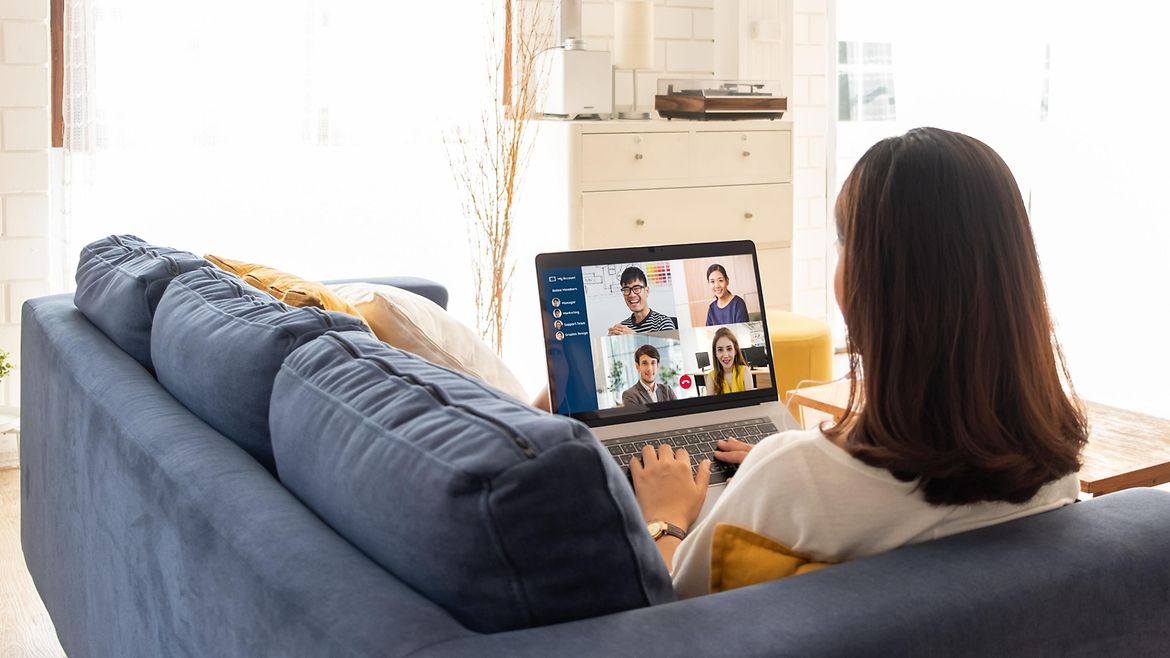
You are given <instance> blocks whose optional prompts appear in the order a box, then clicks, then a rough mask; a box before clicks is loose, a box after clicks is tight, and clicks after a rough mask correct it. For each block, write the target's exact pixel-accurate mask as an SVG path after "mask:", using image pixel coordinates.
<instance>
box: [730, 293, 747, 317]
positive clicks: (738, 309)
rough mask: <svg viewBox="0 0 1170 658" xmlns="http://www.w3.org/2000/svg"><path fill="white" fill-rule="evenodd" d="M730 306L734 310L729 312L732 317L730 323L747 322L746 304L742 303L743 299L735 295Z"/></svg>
mask: <svg viewBox="0 0 1170 658" xmlns="http://www.w3.org/2000/svg"><path fill="white" fill-rule="evenodd" d="M731 305H732V306H734V308H733V309H732V311H731V316H732V317H731V321H732V322H747V321H748V312H747V302H745V301H743V297H740V296H739V295H736V296H735V299H733V300H731Z"/></svg>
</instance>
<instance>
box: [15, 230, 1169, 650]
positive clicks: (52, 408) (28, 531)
mask: <svg viewBox="0 0 1170 658" xmlns="http://www.w3.org/2000/svg"><path fill="white" fill-rule="evenodd" d="M118 248H120V249H123V250H125V248H126V246H125V245H124V244H120V245H119V246H118ZM132 251H134V252H135V253H138V255H139V256H141V255H142V253H143V250H142V249H141V248H135V249H134V250H132ZM164 256H166V255H165V254H164ZM154 257H155V258H158V255H157V254H156V255H155V256H154ZM166 258H169V259H170V260H168V261H167V262H168V267H169V268H170V272H169V273H168V274H167V277H174V281H171V282H170V284H169V286H166V287H165V294H163V293H160V292H159V291H158V290H155V289H153V288H149V287H148V288H147V289H146V290H147V294H146V295H145V296H144V295H143V294H141V292H140V293H139V294H136V295H135V296H133V298H132V299H130V298H129V297H128V298H127V299H129V302H128V303H130V304H142V303H143V300H144V299H146V300H148V301H147V303H148V306H149V307H150V308H149V313H147V316H150V315H153V317H144V318H143V321H146V322H149V325H142V324H140V325H139V327H138V329H137V330H138V331H141V329H142V327H144V326H147V327H148V328H149V329H150V330H152V331H154V332H164V333H165V335H154V334H152V335H150V336H149V340H148V341H147V344H149V346H150V349H149V351H148V352H146V353H145V356H144V353H141V351H140V352H139V353H138V354H137V356H135V355H132V354H131V353H130V352H128V351H127V350H126V349H124V348H123V347H120V346H119V345H118V344H117V342H116V341H115V340H114V339H113V338H111V335H114V336H116V337H117V339H118V341H120V342H123V343H125V342H126V338H125V335H122V333H120V332H123V330H124V329H125V327H122V328H119V327H116V326H114V325H113V324H111V323H115V324H116V322H115V321H116V320H117V319H118V318H119V317H127V316H129V315H132V313H130V312H129V311H127V310H125V309H120V307H119V302H118V301H117V300H115V299H114V297H115V296H116V295H117V294H118V291H117V290H114V288H116V287H117V285H113V286H109V285H107V286H106V288H105V289H103V288H102V286H100V285H96V284H92V282H88V283H90V285H84V286H83V285H82V281H80V276H79V288H78V293H77V298H76V299H75V297H74V296H72V295H59V296H53V297H45V298H41V299H35V300H31V301H29V302H28V303H26V305H25V307H24V310H23V315H22V332H23V333H22V348H21V349H22V371H21V372H22V380H21V386H22V393H23V395H22V397H23V407H22V426H23V427H22V429H23V433H22V437H21V439H22V440H21V468H22V473H21V480H22V482H21V505H22V514H21V517H22V529H21V535H22V542H23V549H24V554H25V559H26V562H27V565H28V568H29V571H30V572H31V574H32V576H33V580H34V582H35V583H36V586H37V589H38V591H39V593H40V595H41V597H42V599H43V600H44V602H45V605H46V607H47V609H48V611H49V614H50V616H51V617H52V619H53V621H54V624H55V626H56V630H57V634H58V637H59V639H60V641H61V644H62V646H63V647H64V648H65V650H66V651H67V652H68V653H69V655H71V656H119V657H123V656H170V655H193V656H262V655H263V656H351V655H352V656H484V655H489V656H551V655H573V656H576V655H582V656H584V655H589V656H621V655H630V656H633V655H638V656H645V655H652V656H673V657H678V656H693V655H709V656H715V655H732V656H789V655H791V656H854V655H898V656H917V655H921V656H928V655H930V656H934V655H980V656H986V655H1065V656H1067V655H1085V656H1088V655H1093V656H1099V655H1167V654H1168V653H1170V635H1168V634H1167V633H1166V631H1165V620H1166V619H1167V618H1170V494H1167V493H1165V492H1161V491H1155V490H1130V491H1126V492H1121V493H1118V494H1113V495H1110V496H1107V497H1104V498H1101V499H1095V500H1091V501H1087V502H1082V503H1078V504H1076V505H1072V506H1069V507H1066V508H1064V509H1061V510H1057V511H1054V512H1049V513H1046V514H1041V515H1038V516H1035V517H1030V518H1027V519H1023V520H1020V521H1015V522H1012V523H1008V524H1004V525H1000V526H997V527H992V528H987V529H983V530H978V531H974V532H970V533H966V534H962V535H958V536H954V537H950V538H947V539H943V540H939V541H933V542H929V543H924V544H919V545H915V546H910V547H906V548H903V549H899V550H896V551H892V552H890V553H887V554H884V555H879V556H876V557H871V558H867V559H863V560H857V561H854V562H850V563H846V564H842V565H838V566H835V567H832V568H830V569H826V570H823V571H820V572H817V573H813V574H808V575H804V576H799V577H794V578H789V579H785V580H781V581H776V582H772V583H766V584H762V585H758V586H754V587H749V588H744V589H740V590H734V591H731V592H726V593H722V594H718V595H713V596H708V597H701V598H698V599H692V600H687V601H672V600H671V596H670V594H669V582H668V580H667V578H668V577H667V574H666V573H665V570H664V569H663V568H662V566H661V564H660V563H655V561H654V560H655V559H656V554H655V553H654V548H653V545H652V543H651V542H650V541H649V538H648V537H646V536H644V535H645V533H644V531H643V530H642V529H641V527H640V518H639V514H638V512H637V509H636V506H635V504H634V500H633V497H632V495H631V494H630V492H629V489H628V486H627V485H626V483H625V482H624V480H623V479H622V478H621V475H620V473H618V471H617V470H616V469H615V468H614V467H613V464H612V463H611V462H610V461H609V459H608V458H607V456H606V454H605V453H604V451H603V450H602V449H601V448H599V447H598V446H597V445H595V444H597V442H596V440H594V439H593V438H592V436H591V435H590V434H589V432H588V430H587V429H585V428H584V427H583V426H581V425H579V424H577V423H575V422H573V421H570V420H567V419H562V418H556V417H552V416H549V415H548V414H542V413H539V412H535V411H533V410H531V409H526V408H523V405H521V404H520V403H517V402H512V401H509V400H506V399H505V396H502V394H498V393H496V392H494V391H492V390H490V389H489V388H488V387H486V386H483V385H480V384H478V383H476V382H472V381H470V380H468V379H467V378H464V377H462V376H461V375H459V374H458V373H454V372H451V371H448V370H444V369H442V368H438V367H435V366H430V365H429V364H425V363H423V362H421V361H420V360H418V359H414V358H413V357H410V355H405V354H403V353H399V352H396V351H394V350H392V349H390V348H387V347H385V346H383V345H381V344H379V343H377V341H376V340H374V339H373V338H372V337H371V336H369V335H368V334H367V333H365V332H364V331H363V330H362V328H361V327H360V326H349V327H346V326H344V325H345V322H346V321H345V320H343V319H339V318H337V317H335V316H333V315H331V314H323V313H320V312H317V311H316V310H313V311H307V310H305V311H304V313H309V314H310V315H311V316H312V317H309V316H304V315H303V313H302V312H301V311H297V313H302V314H301V315H290V314H292V313H293V311H291V310H288V309H284V308H280V307H279V306H274V305H273V304H275V302H271V301H269V302H265V301H262V300H260V299H259V298H258V297H257V296H256V295H254V294H253V293H256V291H253V290H248V289H247V288H246V287H241V286H239V285H237V284H236V283H235V282H233V281H229V280H227V279H225V277H224V276H222V275H220V274H215V273H211V272H209V271H208V270H207V269H206V268H205V267H203V266H201V265H200V264H199V263H197V262H192V263H191V264H190V265H191V267H175V266H174V262H173V261H174V258H173V257H171V256H166ZM123 265H125V263H122V264H121V265H118V266H119V267H121V266H123ZM125 269H126V268H125V267H123V270H125ZM123 273H124V272H123ZM140 274H141V272H138V273H136V274H134V276H139V275H140ZM164 278H165V277H164ZM176 281H177V282H179V283H178V284H176V283H175V282H176ZM386 282H389V283H392V284H395V285H400V286H402V287H405V288H407V289H413V290H416V291H418V292H420V293H421V294H424V295H426V296H429V297H430V298H431V299H433V300H435V301H436V302H438V303H440V304H443V303H445V300H446V292H445V291H444V290H443V289H442V288H441V287H440V286H436V285H435V284H432V283H430V282H426V281H423V280H418V279H389V280H387V281H386ZM151 291H153V292H151ZM256 294H258V293H256ZM75 302H76V303H75ZM79 306H82V307H84V308H87V312H86V313H83V312H82V311H80V310H79V308H78V307H79ZM102 309H105V310H104V311H103V310H102ZM209 309H210V310H209ZM225 309H226V310H225ZM212 311H213V312H212ZM87 313H88V315H87ZM232 313H234V314H235V315H231V314H232ZM103 314H104V317H103ZM257 314H264V315H265V316H266V317H269V318H271V317H275V318H277V320H276V322H277V324H278V325H279V326H278V327H277V329H275V330H273V329H271V327H272V326H273V325H265V326H264V327H263V329H262V330H261V329H257V326H258V321H257V320H256V315H257ZM90 315H92V316H93V317H89V316H90ZM111 318H113V319H111ZM225 318H227V319H225ZM231 318H244V319H245V320H246V321H245V322H241V323H240V324H239V327H241V331H248V332H254V333H255V332H259V331H263V332H267V333H263V336H277V337H279V338H281V340H283V338H284V337H286V336H288V335H291V334H290V333H289V332H290V331H291V330H290V329H289V328H288V327H289V325H290V323H291V324H293V325H298V326H300V325H304V324H305V323H306V322H310V323H311V322H321V323H323V324H322V325H321V326H322V327H323V329H322V330H320V331H318V330H317V329H314V330H312V331H310V333H311V334H312V333H314V332H316V333H315V335H313V336H309V337H308V338H304V337H302V338H300V339H297V340H295V341H292V343H290V344H289V345H288V346H287V347H288V349H289V350H290V351H291V353H290V354H289V355H288V356H287V357H285V358H284V360H283V361H282V362H281V363H279V367H278V368H277V370H276V374H274V375H273V374H272V373H268V374H263V373H260V374H255V373H257V372H260V371H264V372H267V371H266V370H265V366H264V365H263V364H264V363H266V362H267V361H269V360H271V359H272V358H273V356H272V354H268V353H261V352H263V351H264V350H270V348H271V346H272V344H273V343H272V341H270V340H268V339H267V338H264V339H257V340H255V342H256V348H255V349H256V354H255V355H252V354H249V353H247V350H248V349H250V348H249V347H248V345H249V344H250V343H248V342H247V341H241V340H240V339H239V336H240V335H241V334H238V333H237V334H232V333H231V331H229V330H230V329H231V328H230V327H226V325H227V324H229V320H231ZM289 318H293V319H291V320H290V319H289ZM231 321H234V320H231ZM266 321H268V320H266ZM99 325H101V326H102V328H101V329H99ZM225 327H226V328H225ZM302 328H303V327H302ZM123 333H124V332H123ZM131 333H132V332H131ZM248 335H253V334H248ZM255 335H260V334H255ZM135 338H136V340H138V342H137V343H136V344H137V345H138V347H139V348H141V346H142V341H141V339H142V338H143V337H142V335H141V334H139V335H137V336H135ZM208 345H222V350H221V349H219V348H218V347H217V348H216V349H213V350H209V349H207V346H208ZM200 346H201V347H200ZM282 349H283V348H282ZM241 350H244V351H241ZM131 351H133V349H132V350H131ZM192 355H194V356H196V357H200V356H202V357H205V358H192ZM143 358H147V359H148V361H146V362H145V363H144V362H143V361H142V359H143ZM202 361H217V363H215V364H214V366H215V369H217V370H216V372H222V371H223V369H230V368H232V367H234V366H241V364H242V366H241V367H243V370H242V371H241V372H245V373H248V374H247V375H246V376H247V377H253V376H255V377H256V378H257V379H259V378H261V377H263V378H267V380H268V381H266V382H262V381H255V382H251V383H250V386H248V387H242V388H241V387H238V386H236V387H233V386H235V384H231V385H229V383H224V382H217V381H214V380H212V381H208V380H204V379H200V378H201V377H202V376H203V374H201V373H200V372H198V371H200V370H201V369H202V368H204V364H203V363H202ZM245 362H246V363H245ZM240 376H241V375H239V374H238V373H235V374H234V375H233V377H235V378H238V377H240ZM265 386H267V387H268V388H266V389H265V388H264V387H265ZM225 389H226V390H225ZM260 389H263V390H260ZM256 396H259V398H264V396H267V399H266V400H265V401H267V400H270V405H271V408H268V409H264V410H263V417H264V418H265V419H267V421H268V422H267V425H266V426H265V427H260V428H259V429H257V428H256V427H248V426H247V425H248V423H247V422H244V421H243V420H241V419H240V418H227V417H226V416H229V415H240V416H244V415H247V413H248V409H249V407H253V406H256V405H257V404H258V403H257V402H256V401H255V399H253V398H254V397H256ZM200 414H202V415H200ZM261 424H262V425H264V423H261ZM448 429H449V430H450V434H451V436H447V430H448ZM249 433H251V434H249ZM268 435H270V437H271V442H270V444H267V445H266V444H264V443H263V441H259V442H254V441H251V440H242V439H241V436H248V437H251V438H255V437H257V436H268ZM484 437H489V439H490V440H484ZM268 450H270V451H268ZM400 465H404V466H405V468H401V469H399V466H400ZM538 467H539V468H538ZM563 469H567V470H563ZM578 472H582V473H585V475H583V476H581V477H582V479H581V480H580V481H577V480H574V478H575V477H577V476H576V475H574V473H578ZM424 476H425V477H424ZM428 487H429V488H428ZM574 489H589V490H591V491H592V493H591V494H590V497H588V498H586V499H584V500H578V499H576V498H575V497H574V496H572V494H571V491H572V490H574ZM416 492H417V494H416ZM546 494H547V496H548V498H550V500H548V501H547V506H548V507H547V508H546V507H545V506H546V502H544V501H543V500H542V496H544V495H546ZM553 499H555V500H553ZM534 501H536V502H534ZM464 503H467V504H466V505H465V504H464ZM566 510H568V512H567V513H566ZM566 514H567V516H569V517H570V518H568V522H569V523H568V525H564V526H561V525H558V524H559V523H561V519H560V517H561V516H565V515H566ZM480 517H484V518H489V519H490V520H491V523H489V524H487V525H481V521H482V520H483V519H482V518H480ZM579 531H581V532H579ZM578 532H579V534H575V533H578ZM598 537H601V538H604V542H603V543H601V544H599V543H598V542H597V541H593V540H594V539H597V538H598ZM497 558H501V559H497ZM468 565H470V568H468ZM501 565H502V566H501ZM598 569H603V570H604V572H606V573H608V572H609V571H614V572H615V574H616V575H614V576H613V577H610V576H607V575H605V573H602V572H600V571H597V570H598Z"/></svg>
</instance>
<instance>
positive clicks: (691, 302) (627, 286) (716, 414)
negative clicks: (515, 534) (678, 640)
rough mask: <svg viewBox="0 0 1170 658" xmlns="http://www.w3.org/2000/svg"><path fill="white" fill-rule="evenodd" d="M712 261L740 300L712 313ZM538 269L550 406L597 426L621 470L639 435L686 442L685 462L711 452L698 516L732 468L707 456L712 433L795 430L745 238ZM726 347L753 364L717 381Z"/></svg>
mask: <svg viewBox="0 0 1170 658" xmlns="http://www.w3.org/2000/svg"><path fill="white" fill-rule="evenodd" d="M715 265H719V266H720V267H721V270H719V271H723V272H726V273H727V277H726V278H727V286H726V287H727V289H728V290H729V291H730V292H731V293H732V294H733V295H735V296H738V297H739V298H741V299H742V300H743V304H739V303H738V302H736V301H733V303H731V304H728V305H727V307H726V309H717V310H716V311H715V312H713V313H709V311H710V306H711V304H712V302H713V301H714V299H715V297H714V293H713V292H712V285H711V284H710V283H709V281H708V271H709V270H714V269H715V268H714V266H715ZM536 274H537V277H538V285H537V289H538V291H539V296H540V315H541V322H542V323H543V325H544V340H545V348H546V349H545V354H546V358H547V362H548V374H549V381H548V385H549V399H550V402H551V404H552V411H553V413H557V414H562V415H565V416H570V417H572V418H575V419H577V420H579V421H581V422H583V423H585V424H586V425H588V426H589V427H590V428H592V430H593V433H594V434H595V435H596V436H597V438H598V439H600V440H601V441H602V443H603V444H605V446H606V448H607V449H608V451H609V453H610V455H611V456H612V457H613V459H614V462H615V463H616V464H617V465H618V466H619V467H620V468H621V469H622V470H623V472H625V473H626V475H627V476H629V466H628V464H629V460H630V457H631V456H635V455H641V452H642V446H644V445H646V444H651V445H658V444H659V443H669V444H670V445H672V446H674V447H676V448H678V447H685V448H686V449H687V452H689V453H690V454H691V458H692V463H691V467H692V470H693V469H694V468H696V466H697V464H698V462H699V461H701V460H702V459H703V458H709V459H711V465H712V469H711V487H712V489H711V490H710V491H709V492H708V496H707V500H706V502H705V504H704V510H703V514H704V515H705V513H706V511H707V510H708V509H710V506H711V505H713V504H714V501H715V499H716V498H718V495H719V493H721V491H722V487H723V486H724V485H725V483H726V482H727V480H728V479H729V478H730V477H731V476H732V475H733V474H734V472H735V467H734V466H731V465H726V464H723V462H720V461H717V460H715V458H714V457H713V453H714V451H715V442H716V441H718V440H719V439H723V438H728V437H735V438H738V439H740V440H741V441H745V442H748V443H756V442H758V441H759V440H760V439H762V438H764V437H766V436H769V435H771V434H774V433H776V432H778V431H784V430H787V429H797V428H798V427H799V425H798V424H797V423H796V421H795V419H793V417H792V415H791V414H790V413H789V412H788V410H787V409H786V408H785V407H784V405H783V404H781V403H780V401H779V392H778V391H777V390H776V387H775V385H774V382H775V381H776V376H775V374H776V364H775V363H774V362H773V360H772V358H771V351H772V350H771V341H770V335H769V333H768V321H767V318H766V317H765V316H764V313H763V309H765V308H766V305H765V302H764V295H763V288H762V286H761V285H760V268H759V262H758V259H757V256H756V249H755V244H754V243H753V242H751V241H750V240H740V241H730V242H706V243H697V244H681V245H661V246H647V247H629V248H620V249H598V250H590V251H568V252H557V253H545V254H540V255H538V256H537V257H536ZM744 306H746V309H747V312H746V315H745V314H744V313H743V310H742V309H743V307H744ZM708 320H711V323H710V324H708ZM732 348H738V351H739V353H740V355H741V356H742V357H744V361H746V360H747V355H750V356H751V359H750V362H747V363H744V365H742V366H741V369H740V372H741V374H742V377H741V378H740V381H739V382H726V381H725V382H723V385H722V386H719V385H717V383H716V382H715V379H716V378H715V377H714V371H713V370H712V367H711V366H712V364H714V365H716V366H718V365H719V364H720V363H721V362H720V358H728V359H732V358H733V357H731V356H730V355H731V354H733V351H732ZM716 349H720V353H719V354H716V353H715V351H716ZM732 362H734V361H732Z"/></svg>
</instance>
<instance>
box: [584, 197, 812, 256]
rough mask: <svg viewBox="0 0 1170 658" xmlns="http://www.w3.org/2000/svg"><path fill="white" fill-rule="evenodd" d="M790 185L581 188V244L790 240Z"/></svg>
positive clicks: (769, 242) (767, 242)
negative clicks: (593, 189)
mask: <svg viewBox="0 0 1170 658" xmlns="http://www.w3.org/2000/svg"><path fill="white" fill-rule="evenodd" d="M791 208H792V186H791V185H789V184H778V185H733V186H726V187H691V188H676V189H664V190H631V191H620V192H585V193H582V194H581V225H580V229H581V233H580V235H579V236H573V238H575V239H577V240H579V242H578V243H577V244H580V245H581V246H582V247H584V248H598V247H624V246H635V245H648V244H669V243H678V242H710V241H716V240H742V239H748V240H754V241H755V243H756V245H757V247H761V246H766V245H770V246H780V245H783V246H789V245H791V243H792V210H791Z"/></svg>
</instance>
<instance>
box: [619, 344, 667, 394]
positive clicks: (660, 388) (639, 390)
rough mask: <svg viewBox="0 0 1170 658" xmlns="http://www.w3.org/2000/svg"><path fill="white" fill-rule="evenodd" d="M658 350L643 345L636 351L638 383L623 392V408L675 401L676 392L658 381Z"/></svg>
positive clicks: (635, 361)
mask: <svg viewBox="0 0 1170 658" xmlns="http://www.w3.org/2000/svg"><path fill="white" fill-rule="evenodd" d="M658 359H659V356H658V350H657V349H656V348H655V347H654V346H653V345H643V346H641V347H639V348H638V349H637V350H635V351H634V365H636V366H638V381H637V382H635V383H634V385H633V386H631V387H629V388H627V389H626V390H624V391H622V406H625V407H629V406H644V405H647V404H651V403H653V402H665V401H667V400H674V399H675V397H674V391H673V390H672V389H671V388H670V387H669V386H667V385H666V384H658V383H656V381H657V379H658Z"/></svg>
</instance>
